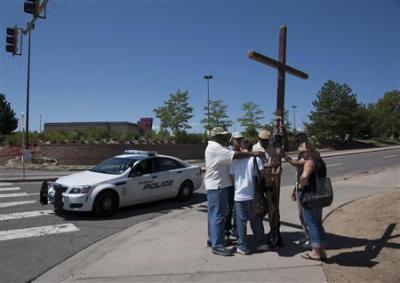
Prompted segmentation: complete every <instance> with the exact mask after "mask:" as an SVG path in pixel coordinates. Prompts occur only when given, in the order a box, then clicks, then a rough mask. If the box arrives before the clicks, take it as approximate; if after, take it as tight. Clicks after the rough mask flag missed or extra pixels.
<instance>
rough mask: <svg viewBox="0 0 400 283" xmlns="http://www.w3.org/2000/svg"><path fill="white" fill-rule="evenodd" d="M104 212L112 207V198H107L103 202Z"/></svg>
mask: <svg viewBox="0 0 400 283" xmlns="http://www.w3.org/2000/svg"><path fill="white" fill-rule="evenodd" d="M102 207H103V209H104V210H109V209H111V207H112V199H111V198H106V199H104V201H103V205H102Z"/></svg>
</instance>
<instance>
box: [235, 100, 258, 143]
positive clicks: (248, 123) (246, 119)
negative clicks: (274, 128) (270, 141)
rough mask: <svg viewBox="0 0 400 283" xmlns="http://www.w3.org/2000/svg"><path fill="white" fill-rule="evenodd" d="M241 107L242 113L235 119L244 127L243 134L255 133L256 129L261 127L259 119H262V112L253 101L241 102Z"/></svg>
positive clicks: (251, 134)
mask: <svg viewBox="0 0 400 283" xmlns="http://www.w3.org/2000/svg"><path fill="white" fill-rule="evenodd" d="M241 109H242V111H244V114H243V116H242V117H240V118H238V119H237V120H238V122H239V123H240V126H242V127H244V128H245V130H244V135H245V136H247V137H252V136H254V135H257V129H259V128H261V127H262V125H261V123H260V120H262V119H264V112H263V111H262V110H261V108H260V106H259V105H258V104H255V103H253V102H245V103H243V104H242V108H241Z"/></svg>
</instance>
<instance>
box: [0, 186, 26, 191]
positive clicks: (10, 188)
mask: <svg viewBox="0 0 400 283" xmlns="http://www.w3.org/2000/svg"><path fill="white" fill-rule="evenodd" d="M20 189H21V188H19V187H8V188H0V192H5V191H19V190H20Z"/></svg>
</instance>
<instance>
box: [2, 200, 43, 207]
mask: <svg viewBox="0 0 400 283" xmlns="http://www.w3.org/2000/svg"><path fill="white" fill-rule="evenodd" d="M35 202H36V201H35V200H26V201H14V202H4V203H0V208H4V207H10V206H17V205H23V204H28V203H35Z"/></svg>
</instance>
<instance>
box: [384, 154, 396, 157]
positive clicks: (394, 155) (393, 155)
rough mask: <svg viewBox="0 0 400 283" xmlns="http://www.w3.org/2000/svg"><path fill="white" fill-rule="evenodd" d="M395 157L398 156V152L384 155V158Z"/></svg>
mask: <svg viewBox="0 0 400 283" xmlns="http://www.w3.org/2000/svg"><path fill="white" fill-rule="evenodd" d="M393 157H397V154H392V155H387V156H384V157H383V158H393Z"/></svg>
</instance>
